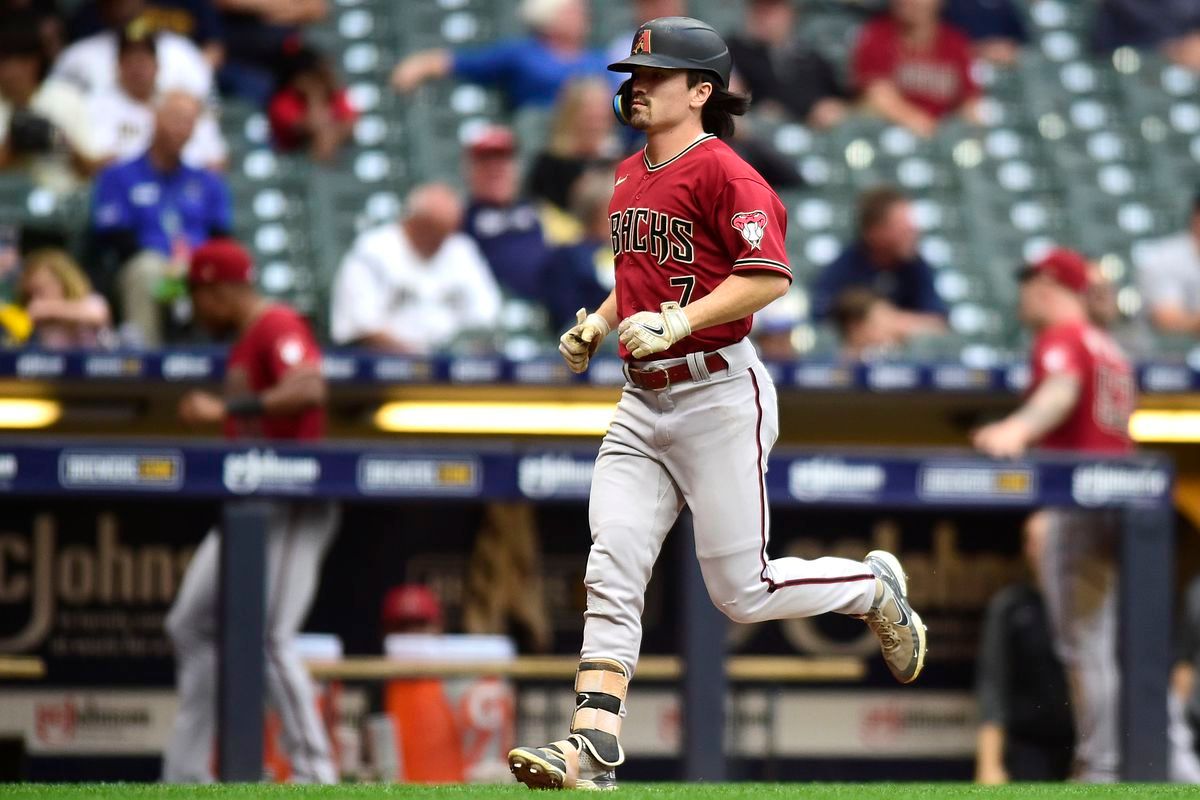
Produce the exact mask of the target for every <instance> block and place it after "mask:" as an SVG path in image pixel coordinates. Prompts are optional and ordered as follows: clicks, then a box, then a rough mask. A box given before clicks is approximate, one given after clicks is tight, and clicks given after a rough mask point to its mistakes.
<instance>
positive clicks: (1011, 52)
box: [942, 0, 1029, 66]
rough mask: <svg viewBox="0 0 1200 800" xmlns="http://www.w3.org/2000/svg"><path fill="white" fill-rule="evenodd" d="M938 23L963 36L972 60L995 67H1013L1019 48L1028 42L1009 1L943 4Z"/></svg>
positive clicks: (966, 0) (963, 0)
mask: <svg viewBox="0 0 1200 800" xmlns="http://www.w3.org/2000/svg"><path fill="white" fill-rule="evenodd" d="M942 21H943V22H946V23H948V24H950V25H953V26H954V27H955V28H958V29H959V30H960V31H962V32H963V33H965V34H966V35H967V38H968V39H970V40H971V51H972V52H973V53H974V54H975V57H976V58H982V59H983V60H985V61H990V62H992V63H993V64H997V65H999V66H1011V65H1012V64H1015V63H1016V62H1017V54H1018V53H1019V52H1020V50H1021V45H1023V44H1025V43H1026V42H1027V41H1029V33H1028V31H1026V30H1025V18H1024V16H1022V14H1021V11H1020V10H1019V9H1017V7H1016V5H1015V4H1014V3H1013V0H945V4H944V5H943V6H942Z"/></svg>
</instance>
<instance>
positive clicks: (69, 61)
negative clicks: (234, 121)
mask: <svg viewBox="0 0 1200 800" xmlns="http://www.w3.org/2000/svg"><path fill="white" fill-rule="evenodd" d="M144 10H145V3H144V2H143V1H142V0H101V2H100V13H101V15H102V18H103V19H104V21H105V23H106V25H107V28H106V29H105V30H102V31H99V32H98V33H94V34H92V35H91V36H88V37H85V38H83V39H80V40H79V41H77V42H75V43H74V44H72V45H71V46H69V47H68V48H67V49H66V50H63V51H62V53H60V54H59V56H58V60H56V61H55V62H54V69H53V76H54V77H56V78H61V79H63V80H66V81H70V82H71V83H73V84H75V86H77V87H79V89H81V90H82V91H83V92H84V93H86V94H89V95H91V94H95V93H97V92H99V91H101V90H106V89H111V88H113V87H114V86H116V84H117V45H118V41H119V39H120V36H119V32H121V31H125V32H126V33H129V34H132V35H133V36H134V37H135V38H141V37H142V36H144V35H145V34H146V33H147V32H155V28H154V25H153V24H152V23H151V22H150V20H149V18H147V17H142V16H140V14H141V13H142V12H143V11H144ZM131 26H132V27H131ZM157 34H158V35H157V37H156V38H157V42H156V48H155V49H156V51H157V55H158V77H157V79H156V80H157V88H158V91H160V92H166V91H171V90H174V89H181V90H183V91H186V92H188V93H189V94H192V95H195V96H196V97H208V96H209V94H210V93H211V92H212V85H213V73H212V65H211V64H209V63H208V61H206V60H205V58H204V55H203V54H202V53H201V52H200V49H199V48H198V47H196V45H194V44H192V41H191V40H190V39H188V38H187V37H184V36H180V35H179V34H177V33H173V32H172V31H157Z"/></svg>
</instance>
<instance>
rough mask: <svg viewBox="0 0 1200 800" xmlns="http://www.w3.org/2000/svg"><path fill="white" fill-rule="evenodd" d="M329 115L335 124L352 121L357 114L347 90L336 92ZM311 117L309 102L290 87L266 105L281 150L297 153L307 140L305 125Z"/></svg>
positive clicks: (274, 137)
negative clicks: (303, 127)
mask: <svg viewBox="0 0 1200 800" xmlns="http://www.w3.org/2000/svg"><path fill="white" fill-rule="evenodd" d="M329 114H330V116H331V117H333V120H334V122H353V121H354V120H355V119H357V118H358V112H357V111H355V110H354V106H352V105H350V96H349V95H348V94H347V93H346V90H345V89H338V90H336V91H335V92H334V93H333V94H332V95H331V96H330V98H329ZM307 115H308V99H307V98H306V97H305V96H304V95H303V94H302V93H301V92H300V90H298V89H295V88H293V87H291V86H288V87H285V88H283V89H280V90H279V91H278V92H276V94H275V96H274V97H272V98H271V101H270V103H268V104H267V120H268V121H269V122H270V124H271V137H272V138H273V139H274V141H275V146H276V147H278V148H279V149H280V150H298V149H300V148H301V147H303V146H304V144H305V140H304V135H303V133H304V132H303V130H302V128H301V125H302V123H303V122H304V120H305V118H306V117H307Z"/></svg>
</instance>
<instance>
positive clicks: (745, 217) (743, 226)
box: [729, 211, 767, 250]
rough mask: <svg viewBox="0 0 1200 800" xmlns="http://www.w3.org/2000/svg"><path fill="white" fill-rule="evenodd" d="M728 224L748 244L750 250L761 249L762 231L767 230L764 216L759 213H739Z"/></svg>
mask: <svg viewBox="0 0 1200 800" xmlns="http://www.w3.org/2000/svg"><path fill="white" fill-rule="evenodd" d="M729 224H730V225H732V226H733V227H734V228H736V229H737V231H738V233H740V234H741V235H742V238H743V239H745V240H746V241H747V242H748V243H749V244H750V249H751V250H761V249H762V238H763V231H765V230H766V228H767V215H766V214H764V213H763V212H761V211H739V212H738V213H736V214H734V215H733V219H731V220H729Z"/></svg>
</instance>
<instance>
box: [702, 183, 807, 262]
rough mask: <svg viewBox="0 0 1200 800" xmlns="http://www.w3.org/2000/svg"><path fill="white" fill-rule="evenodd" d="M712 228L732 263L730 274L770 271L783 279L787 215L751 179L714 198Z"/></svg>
mask: <svg viewBox="0 0 1200 800" xmlns="http://www.w3.org/2000/svg"><path fill="white" fill-rule="evenodd" d="M715 210H716V214H717V218H716V220H714V227H715V228H716V230H718V231H720V234H719V235H720V236H721V237H722V244H723V245H724V246H725V252H727V253H728V254H729V259H730V261H731V262H733V269H732V271H733V272H740V271H742V270H770V271H772V272H778V273H780V274H783V275H786V276H787V277H788V279H789V280H790V279H791V277H792V268H791V267H790V266H789V265H788V255H787V211H786V210H785V209H784V207H783V203H781V202H780V201H779V196H778V195H776V194H775V192H773V191H772V190H771V188H770V187H769V186H767V185H765V184H763V183H761V182H759V181H757V180H755V179H753V178H734V179H733V180H731V181H730V182H729V183H727V184H726V185H725V188H724V190H722V192H721V194H720V195H719V196H718V197H717V202H716V208H715Z"/></svg>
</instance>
